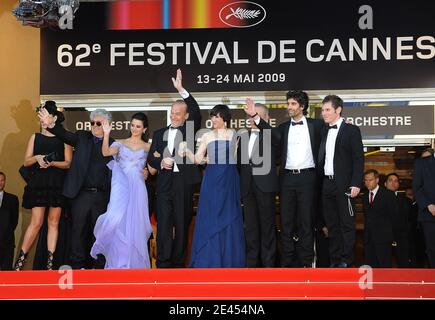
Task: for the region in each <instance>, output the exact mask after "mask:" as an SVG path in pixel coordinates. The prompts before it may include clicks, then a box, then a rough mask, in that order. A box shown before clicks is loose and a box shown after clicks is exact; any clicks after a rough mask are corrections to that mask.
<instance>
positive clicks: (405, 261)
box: [393, 235, 410, 268]
mask: <svg viewBox="0 0 435 320" xmlns="http://www.w3.org/2000/svg"><path fill="white" fill-rule="evenodd" d="M396 243H397V246H396V247H395V248H394V249H393V254H394V256H395V257H396V260H397V266H398V267H399V268H409V267H410V263H409V252H410V250H409V238H408V237H407V236H405V235H404V236H401V237H397V238H396Z"/></svg>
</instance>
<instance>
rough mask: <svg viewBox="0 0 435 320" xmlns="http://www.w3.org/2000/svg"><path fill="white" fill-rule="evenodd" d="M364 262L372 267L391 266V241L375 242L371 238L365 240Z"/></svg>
mask: <svg viewBox="0 0 435 320" xmlns="http://www.w3.org/2000/svg"><path fill="white" fill-rule="evenodd" d="M364 256H365V259H364V263H365V264H367V265H369V266H371V267H372V268H391V267H392V266H393V264H392V249H391V242H386V243H375V242H373V241H371V240H370V239H369V240H367V241H365V242H364Z"/></svg>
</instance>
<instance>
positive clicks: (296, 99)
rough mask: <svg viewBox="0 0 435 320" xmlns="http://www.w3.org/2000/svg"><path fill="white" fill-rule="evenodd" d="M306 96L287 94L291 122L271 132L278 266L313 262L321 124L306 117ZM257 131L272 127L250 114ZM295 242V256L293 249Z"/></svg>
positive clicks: (299, 93) (293, 92)
mask: <svg viewBox="0 0 435 320" xmlns="http://www.w3.org/2000/svg"><path fill="white" fill-rule="evenodd" d="M308 102H309V100H308V95H307V94H306V93H305V92H303V91H299V90H296V91H289V92H288V93H287V111H288V114H289V116H290V118H291V120H289V121H287V122H285V123H283V124H281V125H280V126H279V127H278V128H277V129H274V130H272V136H273V139H275V140H277V141H279V151H280V153H281V168H280V174H279V175H280V207H281V208H280V218H281V248H282V250H281V266H282V267H301V266H303V267H311V266H312V263H313V260H314V222H313V220H314V204H315V201H316V190H317V176H316V167H317V159H318V151H319V145H320V131H321V128H322V127H323V125H324V124H323V121H321V120H316V119H310V118H306V117H305V115H306V114H307V109H308ZM251 116H253V119H254V121H255V124H256V125H257V127H258V128H260V129H261V130H265V129H272V127H271V126H270V125H269V124H268V123H267V122H266V121H264V120H263V119H261V118H260V117H259V116H258V115H255V114H251ZM295 242H297V257H296V250H295Z"/></svg>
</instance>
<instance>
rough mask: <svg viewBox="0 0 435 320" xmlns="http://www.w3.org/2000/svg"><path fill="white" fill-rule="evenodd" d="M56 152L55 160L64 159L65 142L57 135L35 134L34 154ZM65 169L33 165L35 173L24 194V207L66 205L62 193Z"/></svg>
mask: <svg viewBox="0 0 435 320" xmlns="http://www.w3.org/2000/svg"><path fill="white" fill-rule="evenodd" d="M52 152H56V155H55V161H64V159H65V158H64V144H63V142H62V141H61V140H59V138H57V137H48V136H44V135H43V134H40V133H36V134H35V143H34V147H33V154H34V155H38V154H40V155H47V154H50V153H52ZM65 173H66V170H65V169H59V168H56V167H48V168H46V169H41V168H39V164H38V163H35V164H34V165H33V173H32V175H31V178H30V180H29V182H28V183H27V185H26V187H25V188H24V194H23V207H24V208H26V209H31V208H34V207H64V204H65V198H64V196H63V195H62V189H63V182H64V180H65Z"/></svg>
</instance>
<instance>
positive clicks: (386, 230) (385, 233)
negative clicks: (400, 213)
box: [363, 187, 398, 243]
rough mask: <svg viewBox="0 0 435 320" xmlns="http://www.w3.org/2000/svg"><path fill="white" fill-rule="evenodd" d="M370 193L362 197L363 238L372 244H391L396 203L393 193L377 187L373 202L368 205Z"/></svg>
mask: <svg viewBox="0 0 435 320" xmlns="http://www.w3.org/2000/svg"><path fill="white" fill-rule="evenodd" d="M369 197H370V191H368V192H367V194H365V195H364V196H363V207H364V238H365V241H366V242H367V239H369V238H370V239H371V240H372V241H373V242H374V243H392V242H393V239H394V234H393V219H394V217H395V216H396V215H397V209H398V208H397V202H396V196H395V195H394V192H392V191H390V190H387V189H384V188H381V187H379V190H378V192H377V193H376V196H375V198H374V201H373V205H370V203H369Z"/></svg>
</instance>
